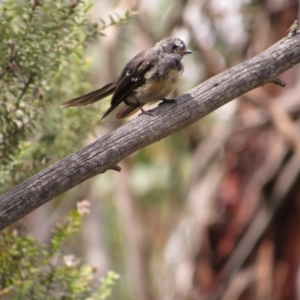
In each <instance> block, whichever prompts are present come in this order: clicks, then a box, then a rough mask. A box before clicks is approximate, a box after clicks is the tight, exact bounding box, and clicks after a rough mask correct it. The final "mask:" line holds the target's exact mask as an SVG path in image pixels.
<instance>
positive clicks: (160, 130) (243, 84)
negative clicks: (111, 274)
mask: <svg viewBox="0 0 300 300" xmlns="http://www.w3.org/2000/svg"><path fill="white" fill-rule="evenodd" d="M299 62H300V34H299V33H297V34H295V35H294V36H290V37H288V38H287V37H286V38H284V39H283V40H281V41H280V42H278V43H276V44H275V45H273V46H272V47H270V48H269V49H267V50H266V51H264V52H263V53H261V54H259V55H257V56H255V57H253V58H252V59H249V60H247V61H245V62H244V63H241V64H239V65H237V66H235V67H233V68H231V69H229V70H227V71H225V72H222V73H221V74H219V75H217V76H214V77H212V78H210V79H209V80H207V81H206V82H204V83H202V84H200V85H199V86H197V87H196V88H194V89H192V90H190V91H189V92H187V93H185V94H183V95H181V96H180V97H178V98H177V104H174V105H171V104H165V105H161V106H159V107H157V108H155V109H154V110H153V114H152V116H149V115H140V116H138V117H137V118H135V119H134V120H132V121H130V122H128V123H126V124H125V125H123V126H121V127H119V128H118V129H116V130H115V131H113V132H111V133H109V134H107V135H105V136H103V137H101V138H100V139H98V140H97V141H95V142H94V143H92V144H90V145H89V146H87V147H85V148H84V149H82V150H80V151H78V152H76V153H74V154H72V155H70V156H68V157H66V158H65V159H63V160H61V161H59V162H57V163H55V164H54V165H52V166H50V167H48V168H47V169H45V170H43V171H41V172H39V173H38V174H36V175H34V176H32V177H31V178H29V179H28V180H26V181H24V182H22V183H21V184H19V185H17V186H16V187H15V188H13V189H12V190H10V191H9V192H7V193H5V194H4V195H2V196H1V197H0V229H3V228H5V227H6V226H8V225H10V224H11V223H13V222H15V221H17V220H19V219H21V218H22V217H24V216H25V215H26V214H28V213H30V212H31V211H33V210H34V209H36V208H38V207H39V206H41V205H43V204H44V203H46V202H47V201H49V200H51V199H53V198H54V197H56V196H58V195H60V194H62V193H64V192H65V191H67V190H69V189H71V188H72V187H74V186H76V185H78V184H79V183H81V182H83V181H85V180H87V179H89V178H91V177H93V176H95V175H97V174H100V173H103V172H105V171H107V170H109V169H116V166H117V164H118V163H119V162H120V161H121V160H122V159H124V158H125V157H126V156H128V155H130V154H131V153H133V152H135V151H137V150H139V149H141V148H143V147H145V146H147V145H150V144H152V143H154V142H156V141H159V140H161V139H162V138H164V137H166V136H168V135H170V134H172V133H174V132H176V131H179V130H181V129H183V128H185V127H186V126H188V125H190V124H192V123H194V122H196V121H198V120H199V119H201V118H202V117H204V116H205V115H207V114H209V113H211V112H212V111H214V110H216V109H217V108H219V107H220V106H222V105H224V104H226V103H227V102H229V101H231V100H233V99H235V98H236V97H238V96H240V95H242V94H243V93H246V92H248V91H249V90H251V89H254V88H256V87H258V86H261V85H264V84H266V83H270V82H273V83H275V84H282V83H281V82H280V81H279V80H278V79H277V77H278V76H279V75H280V74H281V73H283V72H284V71H286V70H288V69H289V68H292V67H293V66H294V65H296V64H298V63H299Z"/></svg>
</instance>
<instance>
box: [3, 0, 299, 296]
mask: <svg viewBox="0 0 300 300" xmlns="http://www.w3.org/2000/svg"><path fill="white" fill-rule="evenodd" d="M126 11H131V17H130V19H129V20H128V21H127V22H126V23H124V24H123V23H122V24H120V25H118V26H109V27H107V28H104V29H103V30H102V31H101V36H99V39H97V41H96V42H95V41H94V42H93V43H90V44H89V45H88V47H87V49H86V51H85V52H84V57H78V58H77V59H78V61H79V63H78V65H77V69H80V61H81V60H82V62H83V63H82V72H83V74H82V75H81V77H80V78H81V81H79V82H78V81H77V82H76V80H78V77H76V80H74V81H73V82H72V81H70V78H71V77H72V76H73V75H72V73H69V74H66V76H65V78H67V79H66V80H68V81H67V82H66V81H64V78H59V80H57V82H58V83H56V84H59V85H60V90H59V92H54V91H53V90H51V89H50V90H49V91H48V95H47V89H44V90H43V97H45V98H44V99H47V97H49V95H51V101H52V102H51V101H50V100H49V104H48V105H46V107H45V108H44V111H43V122H44V123H43V124H44V125H39V126H38V132H40V131H41V127H42V128H43V133H40V135H38V138H36V139H33V138H32V137H31V143H34V140H35V142H36V143H37V142H38V141H41V140H42V141H43V142H44V141H45V140H47V143H46V144H45V145H47V147H45V149H47V150H42V149H41V148H39V149H36V150H35V151H31V152H30V155H32V157H31V158H30V160H28V159H27V160H26V162H25V166H26V167H24V165H23V167H22V168H23V169H25V168H28V169H30V170H32V173H34V172H36V170H37V169H43V168H45V167H46V166H47V165H49V164H52V163H54V162H56V161H58V160H59V159H61V158H63V157H65V156H67V155H69V154H71V153H73V152H74V151H76V150H78V149H80V148H81V147H83V146H84V145H88V144H89V143H91V142H92V141H94V140H95V139H98V138H100V137H101V136H103V135H105V134H106V133H108V132H111V131H112V130H114V129H115V128H117V127H119V126H121V125H122V122H121V121H116V120H115V119H114V118H113V116H109V117H108V118H107V119H105V120H104V121H102V122H101V123H100V122H99V119H100V117H101V115H102V113H103V112H104V111H105V110H106V108H107V107H108V105H109V100H108V99H107V100H105V101H101V102H99V103H96V104H95V105H93V106H90V107H86V108H78V109H77V108H76V109H75V108H74V109H67V110H61V109H60V108H59V107H58V104H59V103H60V102H63V101H66V100H68V99H69V98H71V97H74V96H77V95H80V94H82V93H85V92H89V91H91V90H93V89H96V88H98V87H100V86H102V85H104V84H106V83H108V82H112V81H114V80H115V79H116V78H117V76H118V75H119V73H120V71H121V70H122V68H123V67H124V65H125V64H126V62H127V61H128V60H129V59H130V58H132V57H133V56H134V55H135V54H137V53H138V52H140V51H142V50H144V49H147V48H150V47H152V46H153V45H154V44H155V43H156V42H157V41H159V40H160V39H162V38H166V37H170V36H177V37H179V38H181V39H183V40H184V41H185V43H186V44H187V45H188V49H191V50H192V51H193V54H192V55H190V56H188V57H186V58H185V60H184V62H183V63H184V66H185V72H184V74H183V77H182V80H181V82H180V86H179V87H178V89H177V90H176V95H180V94H182V93H184V92H186V91H188V90H189V89H191V88H193V87H195V86H197V85H198V84H200V83H201V82H203V81H205V80H207V79H208V78H210V77H212V76H214V75H216V74H218V73H220V72H222V71H224V70H226V69H228V68H230V67H232V66H235V65H237V64H239V63H241V62H243V61H245V60H247V59H249V58H251V57H253V56H255V55H257V54H259V53H260V52H262V51H264V50H265V49H267V48H268V47H270V46H271V45H272V44H274V43H276V42H277V41H278V40H280V39H281V38H283V37H284V36H285V35H286V34H287V30H288V29H289V27H290V26H291V24H292V23H293V22H294V20H296V19H299V1H297V0H253V1H251V0H248V1H247V0H226V1H225V0H209V1H208V0H206V1H201V0H181V1H172V0H160V1H158V0H151V1H147V0H126V1H125V0H123V1H122V0H121V1H112V0H99V1H95V2H94V6H93V8H92V10H91V11H90V14H89V16H90V18H91V20H92V21H93V22H98V23H99V26H102V25H103V24H104V23H103V22H105V23H106V24H108V23H109V22H110V21H111V19H110V18H111V17H116V16H122V15H124V13H125V12H126ZM110 16H111V17H110ZM100 19H101V20H100ZM77 69H76V70H75V71H76V72H79V71H78V70H77ZM67 70H68V69H67ZM299 70H300V69H299V66H295V67H294V68H293V69H290V70H288V71H287V72H286V73H284V74H283V75H282V76H281V77H280V78H281V79H282V80H283V81H284V82H285V83H286V87H285V88H282V87H279V86H276V85H274V84H267V85H265V86H263V87H260V88H257V89H255V90H253V91H250V92H249V93H247V94H245V95H242V96H241V97H239V98H238V99H235V100H234V101H232V102H231V103H229V104H227V105H225V106H224V107H222V108H220V109H219V110H217V111H215V112H214V113H212V114H210V115H208V116H207V117H205V118H204V119H202V120H200V121H199V122H197V123H195V124H193V125H191V126H189V127H188V128H185V129H184V130H182V131H180V132H177V133H175V134H173V135H172V136H169V137H167V138H166V139H164V140H161V141H160V142H157V143H155V144H153V145H151V146H148V147H146V148H145V149H142V150H141V151H138V152H137V153H134V154H133V155H131V156H129V157H128V158H126V159H125V160H124V161H122V162H121V163H120V167H121V168H122V171H121V172H120V173H117V172H114V171H109V172H106V173H105V174H101V175H99V176H96V177H94V178H92V179H90V180H88V181H86V182H84V183H82V184H81V185H79V186H77V187H75V188H74V189H72V190H70V191H69V192H67V193H65V194H64V195H62V196H60V197H58V198H57V199H54V200H52V201H50V202H49V203H47V204H46V205H44V206H42V207H40V208H39V209H37V210H36V211H34V212H33V213H31V214H30V215H28V216H27V217H26V218H24V220H23V221H22V224H23V225H22V226H24V227H25V228H26V232H27V233H28V234H30V235H33V236H34V237H36V238H37V239H38V240H40V241H42V242H47V241H49V238H50V236H51V232H52V228H53V227H54V226H55V224H56V223H58V222H60V221H61V219H62V218H63V216H64V215H65V214H66V213H67V212H68V211H69V210H70V209H72V208H73V207H75V206H76V202H78V201H81V200H84V199H85V200H89V201H90V202H91V208H92V209H91V213H90V215H88V216H87V217H86V218H85V220H84V223H83V228H82V231H81V232H80V234H78V235H76V236H75V237H74V238H73V239H71V241H70V243H69V244H68V245H67V246H66V249H65V251H66V252H68V253H72V254H75V255H76V256H79V257H81V259H82V260H83V261H85V262H86V263H88V264H89V265H92V266H93V267H94V268H95V270H97V274H99V275H102V274H104V273H105V272H106V271H107V270H114V271H115V272H117V273H118V274H120V275H121V279H120V280H119V281H118V283H117V284H116V286H115V287H114V290H113V297H112V299H122V300H150V299H162V300H171V299H172V300H177V299H178V300H183V299H188V300H194V299H226V300H227V299H230V300H233V299H247V300H248V299H251V300H252V299H278V300H280V299H291V300H292V299H299V297H300V269H299V267H300V264H299V263H300V176H299V171H300V134H299V132H300V131H299V128H300V127H299V126H300V98H299V97H300V96H299V95H300V77H299V75H300V74H299ZM69 72H70V71H69ZM69 77H70V78H69ZM228 88H230V87H228ZM176 95H175V96H176ZM53 98H55V99H53ZM81 115H85V116H86V119H85V121H82V120H81V119H80V118H79V116H81ZM134 117H135V116H133V117H132V118H134ZM57 119H59V120H61V119H67V120H69V121H66V122H68V123H66V124H64V125H62V126H60V127H59V128H56V127H57V126H58V125H57V123H56V120H57ZM70 120H72V123H71V121H70ZM89 120H90V121H89ZM80 122H82V123H80ZM125 122H126V121H125ZM74 128H75V129H74ZM54 130H56V131H55V132H58V131H59V132H60V133H59V134H60V137H59V138H56V139H54V138H53V136H52V135H51V134H49V133H51V132H54ZM76 130H77V131H76ZM78 132H79V133H80V134H79V133H78ZM76 133H78V135H77V134H76ZM35 134H36V133H35ZM56 134H58V133H55V135H56ZM45 137H47V139H46V138H45ZM49 137H51V138H52V140H51V138H49ZM58 140H61V141H62V140H63V141H65V142H66V143H65V144H64V146H62V145H61V144H59V143H58V142H57V141H58ZM33 165H34V166H33ZM28 166H30V167H28ZM18 174H19V173H18ZM26 174H27V173H26ZM18 176H19V175H15V177H14V179H13V180H11V181H7V182H6V183H5V184H6V185H5V189H6V190H7V189H9V188H11V187H12V186H14V185H15V184H16V183H17V182H19V181H20V180H21V179H24V178H23V177H18ZM26 176H27V175H26ZM26 176H25V178H26Z"/></svg>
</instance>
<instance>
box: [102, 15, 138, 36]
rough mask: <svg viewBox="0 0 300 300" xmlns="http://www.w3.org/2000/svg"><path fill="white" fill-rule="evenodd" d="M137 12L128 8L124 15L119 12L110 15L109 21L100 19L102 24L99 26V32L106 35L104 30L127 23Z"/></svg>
mask: <svg viewBox="0 0 300 300" xmlns="http://www.w3.org/2000/svg"><path fill="white" fill-rule="evenodd" d="M136 14H137V12H136V11H134V10H127V11H126V12H125V15H124V17H121V16H119V15H118V14H117V13H115V14H114V15H109V22H108V23H107V22H105V20H103V19H99V21H100V22H101V23H102V25H101V26H100V27H99V34H100V35H102V36H105V34H104V33H103V30H105V29H106V28H108V27H110V26H114V25H120V24H123V23H126V22H127V21H128V20H130V19H131V18H132V17H133V16H135V15H136Z"/></svg>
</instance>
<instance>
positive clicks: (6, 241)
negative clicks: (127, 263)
mask: <svg viewBox="0 0 300 300" xmlns="http://www.w3.org/2000/svg"><path fill="white" fill-rule="evenodd" d="M82 215H83V213H82V212H81V210H80V209H78V211H77V210H73V211H71V213H70V214H69V215H67V216H66V217H65V219H64V221H63V222H62V223H61V224H60V225H58V226H57V229H56V230H54V232H53V236H52V238H51V241H50V243H49V245H45V244H41V243H39V242H38V241H36V240H35V239H33V238H32V237H22V236H19V235H18V234H17V233H16V232H13V233H9V232H8V231H7V230H5V231H3V232H2V233H1V235H0V249H1V252H0V297H1V299H31V300H34V299H47V300H51V299H53V300H54V299H55V300H56V299H70V300H71V299H72V300H73V299H89V300H97V299H99V300H104V299H107V298H108V297H109V296H110V294H111V288H112V286H113V285H114V284H115V282H116V280H117V279H118V277H119V276H118V275H117V274H115V273H114V272H109V273H108V274H107V275H106V276H105V277H104V278H102V279H101V282H100V283H99V284H97V281H95V274H94V269H93V268H92V267H91V266H88V265H84V264H81V263H80V261H79V259H77V258H76V257H74V256H73V255H65V254H64V253H63V251H62V246H63V244H64V242H65V241H66V240H67V239H68V238H69V237H70V236H72V235H74V234H75V233H76V232H78V231H79V229H80V227H81V223H82ZM95 282H96V284H95Z"/></svg>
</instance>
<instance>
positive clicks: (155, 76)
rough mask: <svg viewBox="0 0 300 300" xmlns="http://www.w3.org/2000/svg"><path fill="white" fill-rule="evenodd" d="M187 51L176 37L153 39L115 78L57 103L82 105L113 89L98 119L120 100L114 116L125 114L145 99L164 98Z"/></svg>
mask: <svg viewBox="0 0 300 300" xmlns="http://www.w3.org/2000/svg"><path fill="white" fill-rule="evenodd" d="M189 53H191V51H189V50H187V49H186V46H185V44H184V42H183V41H182V40H181V39H179V38H176V37H172V38H167V39H164V40H161V41H160V42H158V43H156V44H155V46H154V47H153V48H151V49H149V50H145V51H143V52H141V53H139V54H138V55H136V56H135V57H133V58H132V59H131V60H130V61H129V62H128V63H127V64H126V66H125V67H124V69H123V71H122V72H121V74H120V76H119V77H118V79H117V81H116V82H113V83H109V84H107V85H105V86H104V87H102V88H100V89H98V90H96V91H93V92H91V93H88V94H86V95H83V96H80V97H77V98H74V99H71V100H69V101H66V102H64V103H62V104H61V107H63V108H65V107H73V106H84V105H87V104H91V103H94V102H96V101H98V100H100V99H103V98H105V97H106V96H108V95H110V94H112V93H113V96H112V99H111V103H110V108H109V109H108V110H107V111H106V113H105V114H104V115H103V117H102V119H103V118H104V117H106V116H107V115H108V114H109V113H110V112H111V111H113V110H114V109H115V108H116V107H117V106H118V105H119V104H120V103H121V102H124V103H125V106H124V107H123V108H122V109H121V110H120V111H119V112H118V113H117V115H116V118H117V119H121V118H125V117H127V116H128V115H130V114H132V112H134V111H135V110H136V109H138V108H140V109H141V110H142V113H145V111H144V110H143V108H142V107H143V105H145V104H146V103H148V102H154V101H159V100H167V99H165V97H167V96H168V95H169V94H170V93H172V92H173V91H174V89H175V88H176V86H177V84H178V82H179V79H180V77H181V74H182V73H183V70H184V68H183V65H182V63H181V60H182V58H183V57H184V56H185V55H186V54H189Z"/></svg>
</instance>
